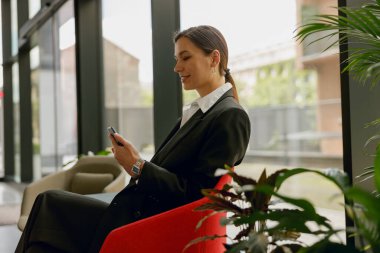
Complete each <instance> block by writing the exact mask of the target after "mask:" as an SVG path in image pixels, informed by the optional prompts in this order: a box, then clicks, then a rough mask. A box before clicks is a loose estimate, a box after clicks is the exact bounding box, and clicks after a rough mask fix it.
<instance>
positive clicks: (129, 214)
mask: <svg viewBox="0 0 380 253" xmlns="http://www.w3.org/2000/svg"><path fill="white" fill-rule="evenodd" d="M174 42H175V56H174V57H175V59H176V65H175V67H174V71H175V72H177V73H178V74H179V77H180V78H181V82H182V84H183V87H184V89H185V90H196V91H197V92H198V94H199V95H200V98H199V99H197V100H195V101H194V102H193V103H191V105H190V106H188V107H187V108H186V109H185V111H184V115H183V117H182V118H181V120H179V121H178V123H177V124H176V126H175V127H174V128H173V130H172V131H171V132H170V134H169V135H168V137H167V138H166V139H165V140H164V142H163V144H162V145H161V146H160V147H159V148H158V149H157V151H156V153H155V155H154V156H153V158H152V159H151V160H150V161H144V160H142V159H141V157H140V155H139V152H138V151H137V150H136V149H135V148H134V147H133V145H132V144H131V143H130V142H128V141H127V140H125V139H124V138H123V137H122V136H120V135H119V134H114V135H113V136H110V140H111V141H112V151H113V153H114V156H115V158H116V159H117V160H118V162H119V163H120V164H121V165H122V166H123V167H124V169H125V170H126V172H127V173H128V174H129V175H131V177H132V179H131V181H130V183H129V184H128V186H126V187H125V188H124V189H123V190H122V191H121V192H120V193H118V194H117V196H116V197H115V198H114V199H113V201H112V202H111V204H110V205H108V204H106V203H104V202H101V201H97V200H93V199H89V198H87V197H85V196H78V195H76V194H72V193H63V192H57V191H49V192H46V193H44V194H41V195H39V196H38V198H37V199H36V202H35V204H34V207H33V210H32V212H31V215H30V218H29V220H28V223H27V225H26V229H25V231H24V233H23V235H22V238H21V240H20V243H19V245H18V249H17V250H16V252H25V251H26V252H43V250H45V251H47V250H46V249H48V250H49V252H62V251H63V252H98V251H99V249H100V247H101V245H102V243H103V241H104V239H105V237H106V236H107V234H108V233H109V232H110V231H111V230H112V229H114V228H116V227H119V226H122V225H124V224H127V223H131V222H134V221H137V220H139V219H143V218H146V217H149V216H152V215H154V214H157V213H160V212H163V211H166V210H169V209H172V208H174V207H177V206H180V205H183V204H185V203H189V202H191V201H194V200H196V199H199V198H201V197H202V196H201V192H200V190H201V189H202V188H212V187H213V186H214V185H215V184H216V182H217V181H218V180H219V178H217V177H215V176H214V173H215V170H216V169H217V168H223V167H224V165H225V164H227V165H229V166H235V165H237V164H239V163H240V162H241V161H242V159H243V157H244V154H245V151H246V148H247V145H248V141H249V136H250V122H249V118H248V115H247V114H246V113H245V111H244V110H243V109H242V107H241V106H240V105H239V103H238V97H237V92H236V87H235V85H234V81H233V79H232V77H231V74H230V72H229V69H228V68H227V64H228V49H227V44H226V41H225V39H224V38H223V35H222V34H221V33H220V32H219V31H218V30H217V29H215V28H213V27H211V26H198V27H192V28H189V29H187V30H184V31H182V32H180V33H178V34H176V36H175V38H174ZM111 137H112V138H111ZM118 143H119V144H118ZM120 144H121V145H120ZM68 207H72V209H71V208H68ZM74 208H75V213H74V212H73V211H72V210H74ZM72 220H74V221H72ZM46 221H47V222H46ZM63 221H64V222H63ZM78 226H80V229H78ZM141 236H142V238H143V235H141Z"/></svg>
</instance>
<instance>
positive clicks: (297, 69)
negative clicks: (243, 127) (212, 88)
mask: <svg viewBox="0 0 380 253" xmlns="http://www.w3.org/2000/svg"><path fill="white" fill-rule="evenodd" d="M334 5H335V6H337V2H336V1H302V0H301V1H296V0H281V1H275V0H269V1H259V0H254V1H252V0H236V1H234V2H233V4H232V3H231V1H228V0H209V1H202V0H193V1H184V0H183V1H180V8H181V28H182V29H185V28H188V27H191V26H196V25H202V24H206V25H212V26H215V27H216V28H218V29H219V30H221V32H222V33H223V34H224V35H225V38H226V40H227V42H228V45H229V68H230V69H231V73H232V76H233V78H234V80H235V82H236V84H237V88H238V90H239V95H240V103H241V105H242V106H243V107H244V108H245V110H246V111H247V112H248V114H249V117H250V120H251V124H252V129H251V133H252V135H251V140H250V144H249V148H248V151H247V154H246V158H245V160H244V162H243V164H241V165H240V166H238V167H237V172H238V173H240V174H243V175H247V176H250V177H253V178H258V176H259V175H260V173H261V172H262V171H263V169H264V168H266V170H267V172H268V173H272V172H274V171H276V170H278V169H281V168H290V169H291V168H295V167H306V168H311V169H316V170H320V169H325V168H338V169H343V162H342V132H341V127H342V126H341V111H340V82H339V58H338V57H339V55H338V54H337V48H333V49H332V51H328V52H325V54H320V52H321V51H320V48H308V49H307V50H305V48H306V47H304V46H303V45H300V44H299V42H296V41H295V40H294V39H293V37H294V33H293V32H294V30H295V28H296V27H297V24H300V23H301V22H302V21H303V20H306V19H307V16H308V15H310V14H313V13H318V12H320V11H321V10H322V9H323V11H324V13H325V12H326V9H329V6H334ZM273 6H275V8H274V7H273ZM310 9H312V10H313V12H310V11H309V12H308V11H303V10H310ZM330 9H331V10H332V11H335V10H334V9H333V8H330ZM210 10H212V12H210ZM321 46H322V47H323V46H325V45H319V47H321ZM194 97H195V94H194V92H192V93H188V92H184V101H186V102H187V103H188V102H189V101H190V100H192V99H194ZM283 192H284V193H286V194H291V195H292V196H295V197H296V196H299V197H305V198H308V199H309V200H311V201H312V202H313V203H314V204H315V205H316V206H317V207H318V210H319V211H320V212H321V213H322V214H324V215H327V217H328V218H330V219H331V220H332V221H333V223H334V225H335V226H336V227H339V228H344V226H345V221H344V217H345V216H344V213H343V212H344V210H343V208H342V207H341V205H340V204H341V203H343V202H344V201H343V198H338V199H334V201H331V199H330V198H331V197H332V196H333V195H334V194H335V193H338V189H336V188H335V187H334V186H333V185H331V184H329V183H327V182H326V181H325V180H323V179H322V178H320V177H318V176H312V175H308V174H307V175H304V176H297V177H294V180H291V182H290V181H289V183H288V184H286V185H284V186H283ZM343 238H344V236H343Z"/></svg>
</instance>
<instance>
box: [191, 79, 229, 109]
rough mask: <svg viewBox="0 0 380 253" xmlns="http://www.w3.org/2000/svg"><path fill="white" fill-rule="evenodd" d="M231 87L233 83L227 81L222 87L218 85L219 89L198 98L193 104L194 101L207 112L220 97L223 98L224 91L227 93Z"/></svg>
mask: <svg viewBox="0 0 380 253" xmlns="http://www.w3.org/2000/svg"><path fill="white" fill-rule="evenodd" d="M231 88H232V84H230V83H225V84H223V85H221V86H220V87H218V88H217V89H215V90H213V91H212V92H210V93H209V94H207V95H206V96H204V97H200V98H198V99H196V100H195V101H194V102H192V103H191V104H194V103H196V104H198V106H199V108H200V109H201V110H202V112H203V113H206V112H207V111H208V110H209V109H210V108H211V107H212V106H213V105H214V104H215V103H216V101H218V99H219V98H221V97H222V96H223V95H224V93H226V92H227V91H228V90H230V89H231ZM191 104H190V105H191Z"/></svg>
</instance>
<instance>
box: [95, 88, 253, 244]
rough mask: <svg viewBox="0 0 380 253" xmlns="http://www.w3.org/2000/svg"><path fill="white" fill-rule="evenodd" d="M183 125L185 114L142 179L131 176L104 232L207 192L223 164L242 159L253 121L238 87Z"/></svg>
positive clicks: (106, 219) (104, 222)
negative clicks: (235, 94)
mask: <svg viewBox="0 0 380 253" xmlns="http://www.w3.org/2000/svg"><path fill="white" fill-rule="evenodd" d="M179 126H180V120H178V122H177V124H176V125H175V127H174V128H173V130H172V131H171V132H170V134H169V135H168V137H167V138H166V139H165V141H164V142H163V144H162V145H161V146H160V147H159V148H158V149H157V151H156V153H155V155H154V156H153V158H152V159H151V161H150V162H145V164H144V167H143V169H142V173H141V175H140V178H139V180H138V183H136V182H135V180H131V182H130V183H129V184H128V185H127V186H126V187H125V188H124V189H123V190H122V191H121V192H120V193H119V194H118V195H117V196H116V197H115V198H114V199H113V201H112V202H111V204H110V207H109V208H108V210H107V213H106V215H105V217H104V219H103V220H102V221H101V224H102V225H101V227H102V228H101V230H103V235H102V236H103V237H105V236H106V234H107V233H108V232H109V231H111V230H112V229H113V228H115V227H118V226H121V225H123V224H127V223H130V222H134V221H137V220H139V219H142V218H145V217H148V216H152V215H154V214H157V213H160V212H163V211H166V210H169V209H172V208H174V207H177V206H180V205H183V204H185V203H189V202H191V201H194V200H196V199H199V198H201V197H202V195H201V191H200V190H201V189H203V188H212V187H214V186H215V184H216V182H217V181H218V180H219V178H216V177H215V176H214V172H215V170H216V169H217V168H224V165H225V164H227V165H229V166H234V165H237V164H239V163H240V162H241V161H242V159H243V157H244V154H245V152H246V149H247V146H248V141H249V137H250V122H249V118H248V115H247V113H246V112H245V111H244V110H243V108H242V107H241V106H240V105H239V104H238V103H237V102H236V100H235V99H234V98H233V93H232V89H231V90H229V91H227V92H226V93H225V94H224V95H223V96H222V97H221V98H220V99H219V100H218V101H217V102H216V104H215V105H213V106H212V107H211V108H210V109H209V110H208V111H207V112H206V113H202V111H201V110H198V111H197V112H196V113H195V114H194V116H193V117H191V118H190V119H189V121H188V122H187V123H186V124H185V125H184V126H183V127H182V128H179ZM99 239H101V238H99ZM103 239H104V238H103Z"/></svg>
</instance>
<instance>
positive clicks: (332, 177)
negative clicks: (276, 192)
mask: <svg viewBox="0 0 380 253" xmlns="http://www.w3.org/2000/svg"><path fill="white" fill-rule="evenodd" d="M302 173H314V174H317V175H320V176H322V177H324V178H326V179H327V180H328V181H330V182H332V183H334V184H335V185H336V186H337V187H338V188H339V189H340V190H341V191H342V192H344V190H345V189H347V188H348V187H350V183H349V179H348V177H347V175H346V174H345V173H343V172H342V171H340V170H335V169H326V170H324V171H317V170H310V169H305V168H295V169H291V170H287V171H285V172H283V173H281V174H279V175H278V177H277V180H276V188H277V189H279V188H280V187H281V185H282V184H283V183H284V182H285V181H286V180H287V179H288V178H290V177H292V176H294V175H297V174H302Z"/></svg>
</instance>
